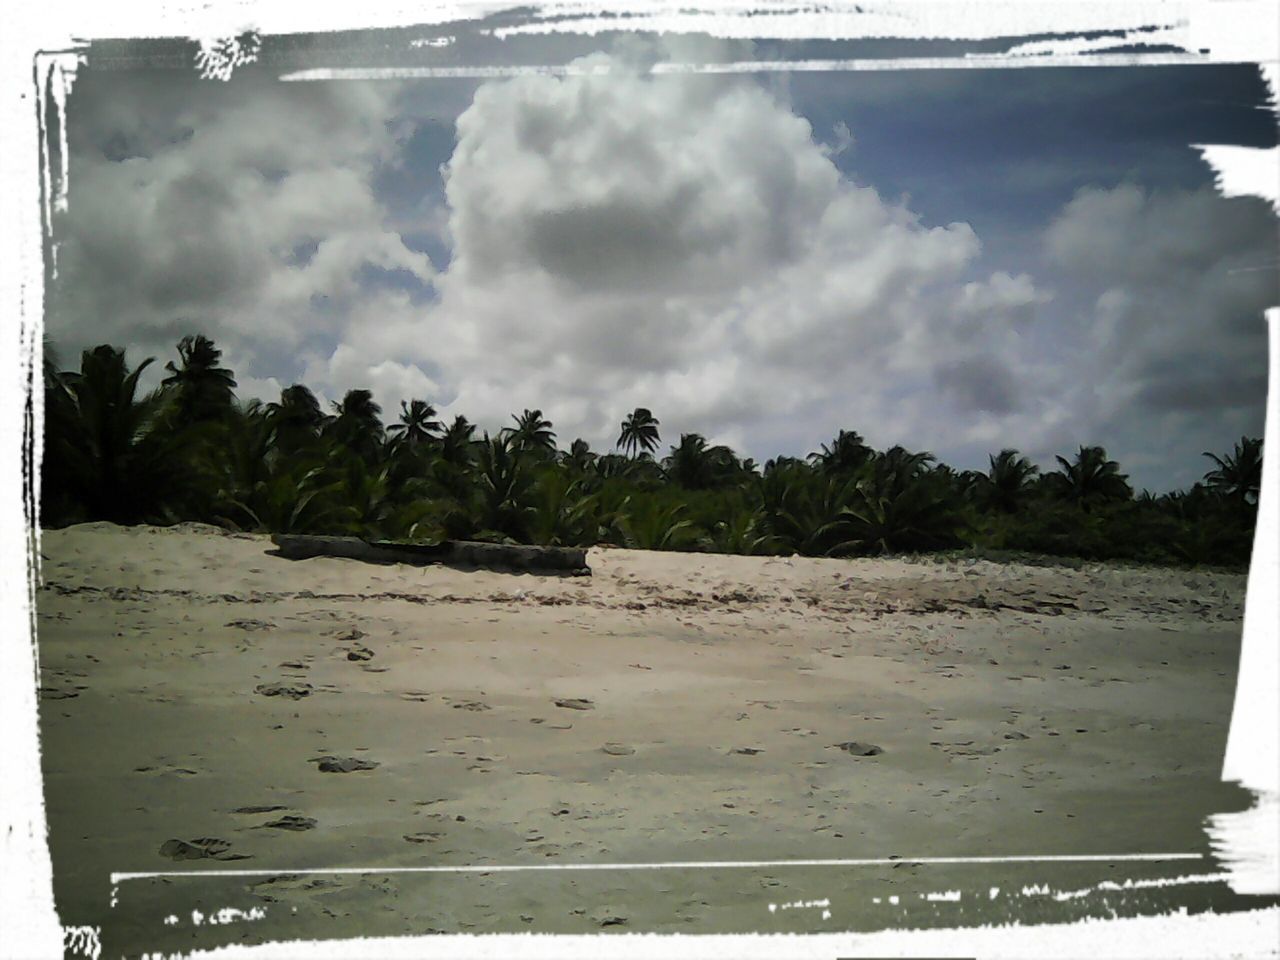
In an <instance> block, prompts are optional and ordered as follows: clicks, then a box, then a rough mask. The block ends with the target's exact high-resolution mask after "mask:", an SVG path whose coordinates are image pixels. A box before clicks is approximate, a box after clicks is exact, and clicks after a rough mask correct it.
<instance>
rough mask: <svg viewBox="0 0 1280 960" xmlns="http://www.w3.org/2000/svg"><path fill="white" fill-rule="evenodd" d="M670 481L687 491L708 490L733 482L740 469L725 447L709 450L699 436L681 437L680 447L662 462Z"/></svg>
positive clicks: (730, 452) (672, 450)
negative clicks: (729, 481)
mask: <svg viewBox="0 0 1280 960" xmlns="http://www.w3.org/2000/svg"><path fill="white" fill-rule="evenodd" d="M663 468H664V469H665V470H666V473H667V477H668V478H669V479H671V480H673V481H675V482H676V483H678V484H679V485H680V486H682V487H684V488H685V489H687V490H706V489H709V488H711V487H715V486H719V485H720V484H722V483H724V482H726V481H728V480H730V479H731V478H732V477H733V475H734V474H735V473H737V471H738V470H739V468H740V465H739V463H738V458H737V457H735V456H734V454H733V451H732V450H730V449H729V448H728V447H726V446H722V445H719V444H718V445H716V446H714V447H708V446H707V441H706V440H705V439H704V438H703V436H702V435H701V434H698V433H682V434H681V435H680V445H679V446H676V447H672V448H671V455H670V456H668V457H667V458H666V460H664V461H663Z"/></svg>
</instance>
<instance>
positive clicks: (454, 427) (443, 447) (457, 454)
mask: <svg viewBox="0 0 1280 960" xmlns="http://www.w3.org/2000/svg"><path fill="white" fill-rule="evenodd" d="M475 432H476V428H475V424H473V423H471V422H470V421H469V420H467V418H466V417H464V416H462V415H461V414H459V415H458V416H456V417H454V418H453V423H451V424H449V426H448V428H446V430H445V431H444V435H443V436H442V437H441V438H440V458H441V459H442V460H443V461H444V462H445V463H448V464H452V465H453V466H455V467H462V466H466V465H467V464H468V463H469V462H470V461H471V443H472V437H473V435H474V434H475Z"/></svg>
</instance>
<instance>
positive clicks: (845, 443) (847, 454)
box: [809, 430, 875, 475]
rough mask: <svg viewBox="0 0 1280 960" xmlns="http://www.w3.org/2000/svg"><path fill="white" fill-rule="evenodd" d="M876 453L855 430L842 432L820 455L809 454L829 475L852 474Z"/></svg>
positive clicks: (823, 447)
mask: <svg viewBox="0 0 1280 960" xmlns="http://www.w3.org/2000/svg"><path fill="white" fill-rule="evenodd" d="M874 454H875V451H874V450H872V449H871V448H870V447H868V446H867V445H866V443H865V442H864V441H863V439H862V437H861V436H859V435H858V434H857V433H856V432H855V431H853V430H841V431H840V432H839V433H838V434H836V438H835V439H834V440H832V441H831V446H830V447H828V446H827V445H826V444H825V443H824V444H823V445H822V450H821V451H820V452H818V453H811V454H809V459H810V460H812V461H814V462H815V463H816V464H817V465H818V466H819V467H820V468H821V469H822V470H823V471H825V472H827V473H838V474H845V475H848V474H851V473H853V472H854V471H855V470H857V469H858V468H859V467H861V466H862V465H863V464H864V463H866V462H867V461H868V460H870V459H871V457H872V456H873V455H874Z"/></svg>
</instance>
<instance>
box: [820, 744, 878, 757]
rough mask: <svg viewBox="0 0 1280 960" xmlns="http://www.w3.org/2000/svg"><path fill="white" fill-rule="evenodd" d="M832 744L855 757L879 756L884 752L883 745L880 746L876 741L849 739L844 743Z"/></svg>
mask: <svg viewBox="0 0 1280 960" xmlns="http://www.w3.org/2000/svg"><path fill="white" fill-rule="evenodd" d="M832 746H834V747H837V748H839V749H841V750H843V751H844V752H845V753H847V754H849V755H850V756H853V757H878V756H880V754H882V753H884V748H883V747H878V746H876V745H875V744H874V743H859V742H858V741H857V740H847V741H845V742H844V743H836V744H832Z"/></svg>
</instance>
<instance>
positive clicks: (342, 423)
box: [329, 390, 383, 461]
mask: <svg viewBox="0 0 1280 960" xmlns="http://www.w3.org/2000/svg"><path fill="white" fill-rule="evenodd" d="M333 409H334V413H335V414H337V416H336V417H335V418H334V419H333V420H332V421H331V422H330V424H329V428H330V430H331V431H332V434H333V437H334V439H335V440H337V441H338V443H340V444H342V445H343V446H345V447H346V448H347V449H348V450H350V451H351V452H352V453H354V454H356V455H357V456H359V457H362V458H363V459H364V460H366V461H373V460H375V459H377V456H378V453H379V451H381V449H382V436H383V428H382V408H381V407H380V406H378V405H377V404H376V403H374V402H373V394H372V393H370V392H369V391H368V390H348V391H347V393H346V396H344V397H343V398H342V402H341V403H335V404H334V405H333Z"/></svg>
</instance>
